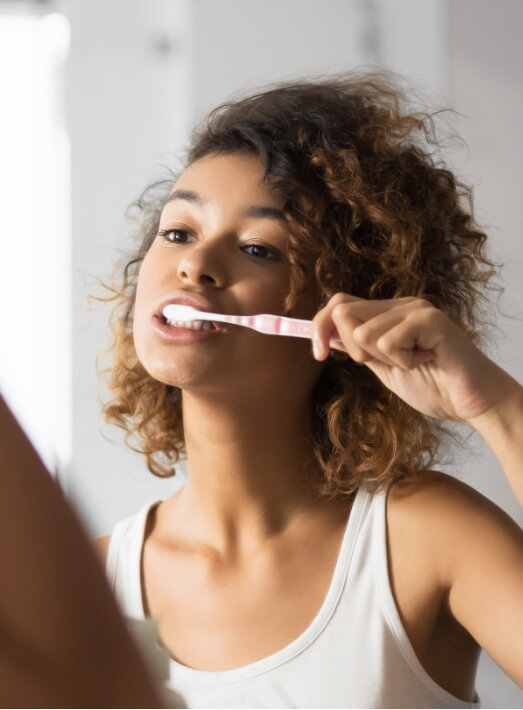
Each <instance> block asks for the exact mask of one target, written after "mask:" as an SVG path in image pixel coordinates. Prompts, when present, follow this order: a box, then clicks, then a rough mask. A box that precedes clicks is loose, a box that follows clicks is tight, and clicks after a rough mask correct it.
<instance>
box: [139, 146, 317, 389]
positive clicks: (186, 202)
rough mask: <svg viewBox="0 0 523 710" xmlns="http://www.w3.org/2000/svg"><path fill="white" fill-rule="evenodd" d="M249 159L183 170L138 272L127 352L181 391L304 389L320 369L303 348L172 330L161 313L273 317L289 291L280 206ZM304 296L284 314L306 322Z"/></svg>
mask: <svg viewBox="0 0 523 710" xmlns="http://www.w3.org/2000/svg"><path fill="white" fill-rule="evenodd" d="M263 175H264V168H263V164H262V162H261V161H260V160H259V159H258V158H257V157H255V156H252V155H244V154H226V155H213V156H208V157H205V158H202V159H200V160H198V161H196V162H195V163H193V164H192V165H190V166H189V167H188V168H187V169H186V170H185V172H184V173H183V174H182V175H181V176H180V178H179V179H178V180H177V182H176V184H175V185H174V187H173V189H172V191H171V193H170V197H169V199H168V200H167V202H166V204H165V206H164V209H163V212H162V215H161V219H160V228H159V233H158V236H157V237H156V239H155V241H154V242H153V244H152V245H151V247H150V249H149V251H148V252H147V254H146V256H145V258H144V260H143V262H142V266H141V269H140V273H139V277H138V285H137V293H136V302H135V314H134V342H135V347H136V352H137V354H138V357H139V359H140V361H141V363H142V364H143V366H144V367H145V369H146V370H147V371H148V372H149V374H150V375H151V376H152V377H154V378H155V379H157V380H160V381H161V382H165V383H167V384H171V385H175V386H178V387H182V389H189V388H193V389H198V390H201V391H204V390H209V391H212V390H216V389H223V387H224V386H226V387H228V388H230V387H239V388H243V391H244V392H246V391H247V390H245V388H246V387H248V388H249V389H251V390H252V388H253V387H256V386H261V387H268V386H276V387H278V386H280V387H281V386H283V385H285V383H287V384H288V383H289V378H296V377H299V378H301V379H302V382H303V386H305V387H311V386H312V383H313V382H314V380H315V379H316V377H317V375H318V373H319V363H317V362H316V361H315V360H314V359H313V357H312V354H311V346H310V342H309V341H308V340H303V339H301V338H288V337H279V336H270V335H261V334H259V333H256V332H254V331H252V330H250V329H247V328H242V327H238V326H233V325H230V326H229V325H221V324H217V326H216V328H217V329H213V330H192V329H190V328H188V327H173V326H170V325H168V324H167V323H166V322H165V319H164V317H163V315H162V309H163V307H164V306H165V305H166V303H170V302H178V303H184V304H187V305H192V306H195V307H197V308H199V309H200V310H204V311H213V312H219V313H231V314H257V313H274V314H282V313H283V310H284V300H285V297H286V295H287V294H288V291H289V286H290V273H291V269H290V264H289V261H288V258H287V242H288V230H287V228H286V224H285V222H284V220H283V215H282V213H281V209H282V207H283V203H282V198H280V197H278V196H277V195H275V194H273V193H272V192H270V191H269V189H268V188H267V187H266V186H265V185H263V184H262V179H263ZM315 310H316V309H315V303H314V297H313V287H312V285H311V289H310V292H309V293H303V295H302V296H301V297H300V300H299V302H298V303H297V304H296V307H295V308H294V309H293V313H292V314H291V315H294V316H295V317H302V318H310V317H312V316H313V315H314V313H315Z"/></svg>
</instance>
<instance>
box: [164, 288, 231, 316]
mask: <svg viewBox="0 0 523 710" xmlns="http://www.w3.org/2000/svg"><path fill="white" fill-rule="evenodd" d="M170 303H180V304H182V305H184V306H192V307H193V308H197V309H198V310H199V311H206V312H208V313H219V312H221V309H219V308H216V307H215V306H213V305H212V303H209V302H208V301H206V300H205V299H204V298H201V297H200V296H197V295H195V294H192V293H176V294H173V295H171V296H168V297H166V298H165V299H164V300H163V301H162V302H161V304H160V305H159V307H158V309H157V310H156V313H155V315H156V316H158V317H160V318H165V316H164V315H163V309H164V308H165V306H168V305H169V304H170Z"/></svg>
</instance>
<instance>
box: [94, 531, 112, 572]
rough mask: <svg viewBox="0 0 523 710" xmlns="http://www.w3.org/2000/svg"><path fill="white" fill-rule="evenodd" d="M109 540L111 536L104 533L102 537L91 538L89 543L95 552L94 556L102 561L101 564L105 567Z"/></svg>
mask: <svg viewBox="0 0 523 710" xmlns="http://www.w3.org/2000/svg"><path fill="white" fill-rule="evenodd" d="M110 541H111V536H110V535H105V536H104V537H97V538H96V539H94V540H91V544H92V546H93V547H94V551H95V553H96V556H97V557H98V559H99V560H100V562H101V563H102V566H103V567H105V564H106V562H107V552H108V550H109V542H110Z"/></svg>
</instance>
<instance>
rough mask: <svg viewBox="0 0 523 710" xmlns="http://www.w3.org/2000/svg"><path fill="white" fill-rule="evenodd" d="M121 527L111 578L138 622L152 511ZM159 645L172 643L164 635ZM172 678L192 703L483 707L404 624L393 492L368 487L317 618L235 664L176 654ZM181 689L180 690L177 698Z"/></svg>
mask: <svg viewBox="0 0 523 710" xmlns="http://www.w3.org/2000/svg"><path fill="white" fill-rule="evenodd" d="M157 502H158V501H154V502H151V503H148V504H147V505H145V506H144V507H143V508H142V509H141V510H140V511H139V512H138V513H137V514H136V515H134V516H130V517H129V518H126V519H125V520H122V521H121V522H119V523H117V525H116V526H115V527H114V530H113V533H112V536H111V541H110V545H109V551H108V557H107V568H106V569H107V576H108V579H109V581H110V584H111V585H112V588H113V590H114V592H115V595H116V598H117V600H118V602H119V604H120V607H121V609H122V611H123V613H124V615H126V616H127V617H130V618H131V619H133V620H134V621H133V623H134V624H137V623H140V621H141V622H142V623H143V620H144V618H145V616H144V609H143V600H142V592H141V582H140V565H141V551H142V546H143V537H144V529H145V522H146V519H147V514H148V512H149V510H150V509H151V507H152V506H153V505H155V503H157ZM156 639H157V640H156V643H157V648H158V647H162V648H163V649H164V651H165V653H166V654H167V651H166V649H165V647H163V646H161V642H160V640H159V639H158V637H157V636H156ZM164 682H165V684H166V686H167V688H168V689H170V690H171V691H174V692H175V693H176V698H177V700H176V701H175V702H176V705H175V706H176V707H188V708H476V707H479V701H478V700H477V698H476V702H474V703H467V702H464V701H463V700H459V699H458V698H456V697H455V696H454V695H452V694H451V693H449V692H447V691H446V690H444V689H443V688H442V687H441V686H439V685H438V684H437V683H435V682H434V681H433V680H432V678H430V676H429V675H428V674H427V673H426V671H425V670H424V669H423V667H422V665H421V663H420V662H419V660H418V659H417V657H416V654H415V652H414V649H413V648H412V645H411V643H410V641H409V639H408V637H407V634H406V632H405V629H404V628H403V625H402V622H401V619H400V616H399V613H398V610H397V607H396V604H395V601H394V597H393V595H392V590H391V587H390V582H389V575H388V565H387V543H386V494H385V493H382V494H374V495H373V494H371V493H370V492H368V491H367V490H365V489H364V488H360V490H359V491H358V493H357V495H356V498H355V500H354V503H353V506H352V510H351V513H350V515H349V519H348V524H347V528H346V530H345V534H344V537H343V542H342V545H341V548H340V552H339V556H338V561H337V563H336V567H335V570H334V574H333V577H332V581H331V584H330V587H329V591H328V593H327V596H326V597H325V600H324V602H323V604H322V607H321V609H320V610H319V612H318V614H317V615H316V617H315V619H314V620H313V621H312V623H311V624H310V625H309V627H308V628H307V629H305V631H304V632H303V633H302V634H301V635H300V636H299V637H298V638H297V639H295V640H294V641H292V643H290V644H289V645H288V646H286V647H285V648H283V649H281V650H280V651H278V652H276V653H274V654H272V655H270V656H268V657H266V658H263V659H261V660H259V661H256V662H255V663H250V664H248V665H246V666H242V667H241V668H235V669H233V670H228V671H218V672H211V671H199V670H195V669H192V668H188V667H187V666H184V665H183V664H181V663H178V662H177V661H175V660H174V659H173V658H171V657H170V656H168V658H167V662H166V663H165V677H164ZM172 697H174V696H172Z"/></svg>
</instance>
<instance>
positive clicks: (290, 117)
mask: <svg viewBox="0 0 523 710" xmlns="http://www.w3.org/2000/svg"><path fill="white" fill-rule="evenodd" d="M437 113H438V112H432V113H431V112H427V111H414V110H413V109H412V108H410V107H409V103H408V98H407V94H406V92H405V91H404V89H403V88H402V85H401V81H400V80H399V79H398V78H397V77H395V76H394V75H391V74H390V73H382V72H380V73H377V72H365V73H362V72H357V71H356V72H351V73H349V74H344V75H342V76H335V77H329V78H326V79H318V80H307V81H298V82H292V83H284V84H278V85H276V86H273V87H270V88H269V89H267V90H265V91H262V92H261V93H256V94H254V95H251V96H247V97H246V98H241V99H239V100H235V101H231V102H229V103H226V104H223V105H222V106H219V107H218V108H217V109H215V110H214V111H212V112H211V114H210V115H209V116H208V118H207V119H206V121H205V122H204V123H203V124H202V125H201V126H200V127H198V128H197V129H196V131H195V132H194V134H193V140H192V144H191V147H190V149H189V151H188V153H187V159H186V161H185V164H186V165H189V164H191V163H193V162H194V161H196V160H198V159H200V158H203V157H204V156H208V155H212V154H224V153H225V154H227V153H247V154H253V155H256V156H258V157H259V158H260V159H261V160H262V161H263V163H264V165H265V182H266V184H267V186H268V187H269V188H270V189H271V190H273V191H274V192H275V193H277V194H278V195H281V196H282V197H283V198H284V202H285V207H284V214H285V217H286V219H287V222H288V227H289V235H290V242H289V259H290V261H291V264H292V279H291V289H290V293H289V295H288V298H287V302H286V305H287V307H289V308H290V307H291V306H292V304H293V302H294V300H295V299H296V297H297V295H298V294H299V292H300V290H301V288H302V287H303V284H304V281H305V280H306V279H310V278H314V279H315V281H316V286H317V294H318V307H321V306H322V305H324V304H325V303H326V302H327V300H328V299H329V298H330V297H331V296H333V295H334V294H335V293H337V292H340V291H341V292H346V293H349V294H353V295H355V296H359V297H361V298H367V299H373V298H375V299H381V298H398V297H402V296H416V297H423V298H425V299H427V300H429V301H430V302H431V303H432V304H433V305H435V306H436V307H438V308H440V309H442V310H443V311H445V312H446V313H447V314H448V315H449V316H450V317H451V318H452V320H453V321H454V322H456V323H457V324H459V325H460V326H461V327H462V328H463V329H464V330H465V331H466V332H467V333H468V334H469V335H470V336H471V337H472V338H473V339H474V340H476V341H477V340H478V339H479V337H480V334H481V329H480V327H481V326H483V325H484V324H485V323H486V321H484V320H483V318H482V309H481V308H480V305H481V304H483V302H484V292H485V287H486V286H487V285H488V284H489V282H490V280H491V277H492V276H493V275H494V273H495V269H494V265H493V264H492V262H491V261H490V260H489V259H488V258H487V256H486V253H485V240H486V235H485V234H484V232H482V231H481V230H480V229H479V228H478V226H477V225H476V223H475V221H474V218H473V215H472V211H473V209H472V193H471V189H470V188H469V187H467V186H466V185H464V184H463V183H461V182H459V181H458V180H457V178H456V177H455V175H454V174H453V172H452V171H451V170H450V169H448V168H447V167H446V165H445V163H444V162H443V160H442V157H441V150H440V149H441V141H440V139H438V137H437V135H436V131H435V118H436V115H437ZM174 177H175V176H172V177H171V178H170V179H169V180H167V181H165V182H163V183H157V184H156V185H155V186H154V187H153V188H152V189H148V190H146V191H145V193H144V194H143V195H142V198H140V200H138V202H137V203H135V205H136V206H137V207H138V211H139V216H140V219H139V224H140V228H139V234H138V245H137V248H136V250H135V252H134V253H133V254H132V255H131V256H130V257H129V258H128V259H127V261H126V263H125V266H124V270H123V280H122V283H121V285H119V286H114V287H112V288H113V296H112V298H114V299H116V308H115V309H114V311H113V318H112V327H113V333H114V343H113V346H112V348H111V352H112V358H113V363H112V367H111V369H110V378H109V389H110V392H111V395H112V400H111V401H108V402H106V404H105V405H104V408H103V412H104V414H105V416H106V419H107V420H108V421H109V422H111V423H114V424H117V425H119V426H120V427H122V428H123V429H124V430H126V432H127V442H128V443H129V445H132V448H135V450H137V451H140V452H141V453H143V454H144V455H145V457H146V460H147V465H148V468H149V469H150V471H151V472H152V473H154V474H156V475H159V476H167V475H172V474H173V473H174V470H173V464H174V463H175V462H176V461H177V460H178V458H179V456H180V454H182V453H183V450H184V444H183V422H182V411H181V392H180V390H179V389H178V388H176V387H172V386H168V385H165V384H163V383H161V382H158V381H156V380H154V379H153V378H152V377H151V376H150V375H149V374H148V373H147V372H146V371H145V369H144V368H143V366H142V365H141V363H140V362H139V361H138V358H137V356H136V352H135V349H134V344H133V337H132V318H133V304H134V297H135V292H136V282H137V276H138V271H139V267H140V263H141V261H142V259H143V257H144V256H145V254H146V252H147V250H148V249H149V246H150V245H151V243H152V241H153V240H154V238H155V236H156V234H157V231H158V225H159V218H160V213H161V210H162V207H163V204H164V202H165V199H166V197H167V194H168V192H169V190H170V189H171V188H172V185H173V182H174ZM311 263H314V264H315V268H314V273H313V274H312V273H310V268H309V269H308V270H307V267H306V264H309V265H310V264H311ZM311 407H312V413H313V417H312V420H313V429H312V432H311V436H312V446H313V449H314V453H315V456H316V459H317V469H318V476H317V479H316V480H315V483H314V485H315V487H316V490H317V491H318V492H319V494H320V495H322V496H328V497H334V496H340V495H352V494H353V493H354V491H355V490H356V489H357V488H358V487H359V486H360V485H361V484H362V483H364V482H365V483H366V484H368V485H371V486H372V487H374V488H375V489H380V488H382V487H383V486H384V485H386V484H388V483H389V482H390V481H391V480H393V479H399V478H404V477H407V476H415V475H417V474H419V473H420V472H421V471H423V470H427V468H429V467H431V466H432V465H433V464H434V463H435V461H436V455H437V453H438V447H439V444H440V439H441V437H442V434H444V433H445V427H444V426H443V425H441V424H440V423H438V422H436V421H434V420H431V419H430V418H428V417H426V416H424V415H422V414H420V413H419V412H417V411H415V410H414V409H413V408H411V407H410V406H408V405H407V404H405V403H404V402H403V401H402V400H401V399H400V398H398V397H397V396H396V395H394V394H393V393H392V392H390V391H389V390H388V389H387V388H386V387H385V386H384V385H382V384H381V382H380V381H379V380H378V379H377V377H376V376H375V375H374V374H373V373H372V372H371V371H370V370H369V369H368V368H367V367H365V366H364V365H361V364H358V363H355V362H354V361H352V360H351V359H350V358H349V357H347V356H346V355H344V354H342V353H339V352H332V353H331V356H330V357H329V359H328V362H327V365H326V367H325V370H324V371H323V373H322V374H321V376H320V377H319V380H318V381H317V383H316V385H315V388H314V391H313V394H312V399H311ZM131 439H132V440H133V441H134V444H131V443H130V442H131Z"/></svg>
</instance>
